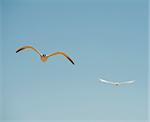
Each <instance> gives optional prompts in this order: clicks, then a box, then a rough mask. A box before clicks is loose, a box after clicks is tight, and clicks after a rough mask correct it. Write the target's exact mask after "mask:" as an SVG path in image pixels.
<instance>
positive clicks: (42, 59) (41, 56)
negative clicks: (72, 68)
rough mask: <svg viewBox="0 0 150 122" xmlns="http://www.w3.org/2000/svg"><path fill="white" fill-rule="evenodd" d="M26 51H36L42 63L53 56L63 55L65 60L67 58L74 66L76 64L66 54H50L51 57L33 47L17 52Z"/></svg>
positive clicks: (25, 47) (22, 48)
mask: <svg viewBox="0 0 150 122" xmlns="http://www.w3.org/2000/svg"><path fill="white" fill-rule="evenodd" d="M25 49H32V50H33V51H35V52H36V53H37V54H38V55H39V56H40V58H41V61H42V62H46V61H47V59H48V58H49V57H51V56H56V55H63V56H64V57H65V58H67V59H68V60H69V61H70V62H71V63H72V64H74V62H73V60H72V59H71V58H70V57H69V56H68V55H67V54H65V53H64V52H55V53H52V54H49V55H46V54H42V53H40V52H39V51H38V50H37V49H35V48H34V47H32V46H31V45H27V46H23V47H21V48H19V49H17V50H16V53H18V52H20V51H22V50H25Z"/></svg>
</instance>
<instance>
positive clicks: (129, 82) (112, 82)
mask: <svg viewBox="0 0 150 122" xmlns="http://www.w3.org/2000/svg"><path fill="white" fill-rule="evenodd" d="M99 81H100V82H102V83H106V84H111V85H114V86H120V85H127V84H132V83H134V82H135V80H131V81H124V82H114V81H107V80H103V79H99Z"/></svg>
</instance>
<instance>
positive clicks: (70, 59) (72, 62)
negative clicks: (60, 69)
mask: <svg viewBox="0 0 150 122" xmlns="http://www.w3.org/2000/svg"><path fill="white" fill-rule="evenodd" d="M67 58H68V59H69V61H70V62H71V63H72V64H73V65H75V63H74V62H73V60H72V59H71V58H69V57H67Z"/></svg>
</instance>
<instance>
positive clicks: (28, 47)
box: [16, 45, 42, 56]
mask: <svg viewBox="0 0 150 122" xmlns="http://www.w3.org/2000/svg"><path fill="white" fill-rule="evenodd" d="M25 49H32V50H33V51H35V52H36V53H38V54H39V55H40V56H41V55H42V54H41V53H40V52H39V51H38V50H37V49H35V48H34V47H32V46H31V45H27V46H23V47H20V48H18V49H17V50H16V53H18V52H20V51H22V50H25Z"/></svg>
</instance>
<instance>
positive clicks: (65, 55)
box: [47, 52, 75, 64]
mask: <svg viewBox="0 0 150 122" xmlns="http://www.w3.org/2000/svg"><path fill="white" fill-rule="evenodd" d="M56 55H63V56H64V57H65V58H67V59H68V60H69V61H70V62H71V63H72V64H75V63H74V61H73V60H72V59H71V58H70V57H69V56H68V55H67V54H65V53H64V52H55V53H52V54H49V55H48V56H47V57H48V58H49V57H51V56H56Z"/></svg>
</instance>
